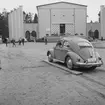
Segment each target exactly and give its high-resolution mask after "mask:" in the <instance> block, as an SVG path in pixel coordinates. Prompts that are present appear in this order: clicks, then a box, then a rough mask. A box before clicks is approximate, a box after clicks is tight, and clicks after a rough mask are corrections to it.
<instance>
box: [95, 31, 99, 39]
mask: <svg viewBox="0 0 105 105" xmlns="http://www.w3.org/2000/svg"><path fill="white" fill-rule="evenodd" d="M94 37H95V38H96V39H98V38H99V31H98V30H95V31H94Z"/></svg>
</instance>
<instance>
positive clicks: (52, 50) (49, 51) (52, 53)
mask: <svg viewBox="0 0 105 105" xmlns="http://www.w3.org/2000/svg"><path fill="white" fill-rule="evenodd" d="M49 53H51V55H52V57H53V58H54V49H50V50H48V51H47V56H48V54H49Z"/></svg>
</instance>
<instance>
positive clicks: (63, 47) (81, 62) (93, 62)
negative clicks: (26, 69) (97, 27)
mask: <svg viewBox="0 0 105 105" xmlns="http://www.w3.org/2000/svg"><path fill="white" fill-rule="evenodd" d="M47 56H48V61H49V62H53V61H54V60H57V61H60V62H63V63H65V64H66V66H67V67H68V68H69V69H74V68H80V67H83V68H89V69H95V68H96V67H99V66H101V65H102V64H103V61H102V58H101V57H100V55H99V53H98V52H96V49H95V48H94V47H93V45H92V44H91V43H90V42H89V41H88V40H86V39H84V38H80V37H77V36H71V37H63V38H61V39H60V40H59V41H58V42H57V43H56V46H55V47H53V48H52V49H50V50H48V51H47Z"/></svg>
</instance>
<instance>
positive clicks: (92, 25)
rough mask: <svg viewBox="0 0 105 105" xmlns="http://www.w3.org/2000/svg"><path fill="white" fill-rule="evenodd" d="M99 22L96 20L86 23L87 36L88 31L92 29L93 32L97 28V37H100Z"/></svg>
mask: <svg viewBox="0 0 105 105" xmlns="http://www.w3.org/2000/svg"><path fill="white" fill-rule="evenodd" d="M100 26H101V24H100V23H98V22H96V23H87V36H88V35H89V31H90V30H92V32H95V31H96V30H98V32H99V39H101V27H100Z"/></svg>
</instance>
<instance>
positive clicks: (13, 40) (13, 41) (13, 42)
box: [11, 39, 16, 47]
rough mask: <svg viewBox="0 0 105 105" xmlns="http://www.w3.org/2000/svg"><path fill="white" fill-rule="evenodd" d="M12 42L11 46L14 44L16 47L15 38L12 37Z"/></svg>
mask: <svg viewBox="0 0 105 105" xmlns="http://www.w3.org/2000/svg"><path fill="white" fill-rule="evenodd" d="M11 42H12V44H13V47H14V46H15V47H16V44H15V39H12V41H11Z"/></svg>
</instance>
